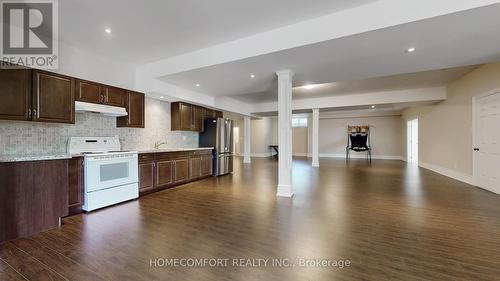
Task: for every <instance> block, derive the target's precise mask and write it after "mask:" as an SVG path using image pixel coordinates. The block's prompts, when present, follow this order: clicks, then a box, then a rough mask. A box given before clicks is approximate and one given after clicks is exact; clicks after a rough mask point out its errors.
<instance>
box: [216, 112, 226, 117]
mask: <svg viewBox="0 0 500 281" xmlns="http://www.w3.org/2000/svg"><path fill="white" fill-rule="evenodd" d="M214 114H215V117H214V118H223V117H224V115H223V114H222V111H214Z"/></svg>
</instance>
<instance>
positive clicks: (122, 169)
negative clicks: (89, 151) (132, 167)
mask: <svg viewBox="0 0 500 281" xmlns="http://www.w3.org/2000/svg"><path fill="white" fill-rule="evenodd" d="M100 169H101V170H100V176H101V178H100V181H101V182H105V181H111V180H119V179H125V178H128V177H129V162H121V163H110V164H102V165H100Z"/></svg>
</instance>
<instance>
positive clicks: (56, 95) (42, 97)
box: [32, 70, 75, 123]
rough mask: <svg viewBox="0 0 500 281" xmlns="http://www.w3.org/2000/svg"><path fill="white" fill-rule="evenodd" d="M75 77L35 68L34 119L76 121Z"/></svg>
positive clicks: (62, 121)
mask: <svg viewBox="0 0 500 281" xmlns="http://www.w3.org/2000/svg"><path fill="white" fill-rule="evenodd" d="M74 93H75V79H73V78H71V77H68V76H64V75H60V74H55V73H50V72H45V71H40V70H33V103H32V104H33V109H32V120H33V121H38V122H58V123H75V95H74Z"/></svg>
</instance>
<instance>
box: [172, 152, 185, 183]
mask: <svg viewBox="0 0 500 281" xmlns="http://www.w3.org/2000/svg"><path fill="white" fill-rule="evenodd" d="M188 179H189V159H188V158H186V159H176V160H175V162H174V182H182V181H187V180H188Z"/></svg>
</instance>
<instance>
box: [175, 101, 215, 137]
mask: <svg viewBox="0 0 500 281" xmlns="http://www.w3.org/2000/svg"><path fill="white" fill-rule="evenodd" d="M170 112H171V129H172V130H173V131H193V132H203V130H204V128H203V122H204V121H205V119H206V118H216V117H222V112H221V111H215V110H212V109H208V108H204V107H201V106H197V105H192V104H188V103H184V102H174V103H172V104H171V110H170Z"/></svg>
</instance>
